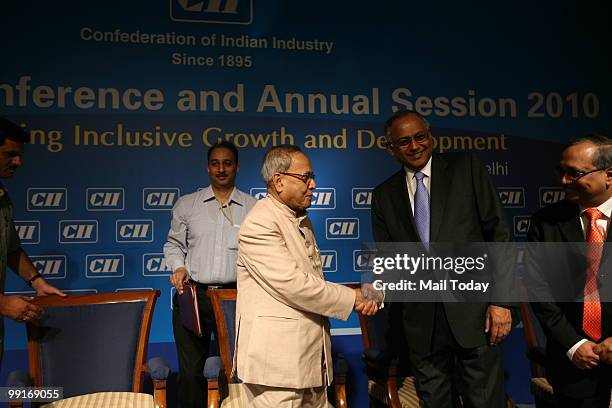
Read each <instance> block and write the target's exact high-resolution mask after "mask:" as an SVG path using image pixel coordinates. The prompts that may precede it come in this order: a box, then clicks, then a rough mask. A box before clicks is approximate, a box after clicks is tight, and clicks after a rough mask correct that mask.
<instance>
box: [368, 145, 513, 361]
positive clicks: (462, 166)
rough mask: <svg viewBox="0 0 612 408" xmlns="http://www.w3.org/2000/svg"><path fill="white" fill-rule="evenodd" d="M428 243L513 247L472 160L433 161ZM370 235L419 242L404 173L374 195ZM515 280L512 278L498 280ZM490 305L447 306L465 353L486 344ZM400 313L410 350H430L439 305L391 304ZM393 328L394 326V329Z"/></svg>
mask: <svg viewBox="0 0 612 408" xmlns="http://www.w3.org/2000/svg"><path fill="white" fill-rule="evenodd" d="M430 217H431V218H430V242H490V241H500V242H507V241H510V239H511V235H510V229H509V227H508V225H507V224H506V221H505V219H504V215H503V209H502V206H501V203H500V201H499V197H498V195H497V192H496V191H495V187H494V186H493V183H492V182H491V179H490V178H489V175H488V174H487V172H486V169H485V168H484V166H483V164H482V163H481V162H480V161H479V160H478V159H477V158H476V156H474V155H473V154H467V153H452V154H444V155H434V156H433V158H432V166H431V184H430ZM372 232H373V234H374V239H375V241H376V242H418V241H420V238H419V236H418V233H417V231H416V227H415V224H414V220H413V216H412V211H411V209H410V198H409V196H408V188H407V186H406V174H405V171H404V169H403V168H402V169H401V170H400V171H398V172H397V173H395V174H394V175H393V176H391V177H390V178H389V179H387V180H386V181H384V182H383V183H382V184H380V185H379V186H377V187H376V188H375V189H374V191H373V193H372ZM497 279H500V282H499V284H500V287H502V286H503V285H508V282H505V283H504V282H501V280H505V279H508V280H512V279H513V277H512V276H510V274H506V275H502V276H500V277H498V278H497ZM487 306H488V304H486V303H447V304H445V305H444V308H445V311H446V315H447V319H448V323H449V325H450V328H451V330H452V333H453V335H454V337H455V339H456V340H457V342H458V343H459V344H460V345H461V346H462V347H466V348H467V347H477V346H480V345H484V344H486V342H487V337H486V335H485V333H484V318H485V311H486V308H487ZM391 307H396V308H397V307H401V308H402V320H403V328H404V333H405V336H406V342H407V343H408V346H409V347H410V348H411V349H413V350H415V351H420V352H426V351H428V350H429V348H430V346H431V339H432V333H433V322H434V313H435V303H403V304H392V306H391ZM392 324H393V323H392Z"/></svg>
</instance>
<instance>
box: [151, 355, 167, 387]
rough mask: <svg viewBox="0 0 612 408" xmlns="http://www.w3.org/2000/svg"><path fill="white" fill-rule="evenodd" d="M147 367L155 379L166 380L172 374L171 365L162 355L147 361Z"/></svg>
mask: <svg viewBox="0 0 612 408" xmlns="http://www.w3.org/2000/svg"><path fill="white" fill-rule="evenodd" d="M147 367H148V368H149V374H150V375H151V378H152V379H153V380H154V381H165V380H167V379H168V376H169V375H170V367H168V364H167V363H166V362H165V361H164V360H163V359H162V358H161V357H153V358H152V359H150V360H149V361H147Z"/></svg>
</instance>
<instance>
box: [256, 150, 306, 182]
mask: <svg viewBox="0 0 612 408" xmlns="http://www.w3.org/2000/svg"><path fill="white" fill-rule="evenodd" d="M298 152H301V150H300V148H299V147H297V146H295V145H289V144H286V145H280V146H274V147H273V148H271V149H270V150H268V152H267V153H266V155H265V156H264V160H263V165H262V166H261V175H262V177H263V179H264V181H265V182H266V185H268V184H270V181H272V176H274V175H275V174H276V173H279V172H283V171H287V170H289V167H291V155H292V154H293V153H298Z"/></svg>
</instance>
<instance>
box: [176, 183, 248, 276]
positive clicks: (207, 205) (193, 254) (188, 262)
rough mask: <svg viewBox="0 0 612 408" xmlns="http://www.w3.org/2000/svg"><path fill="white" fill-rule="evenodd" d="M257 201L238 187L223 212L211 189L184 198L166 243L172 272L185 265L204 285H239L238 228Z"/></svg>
mask: <svg viewBox="0 0 612 408" xmlns="http://www.w3.org/2000/svg"><path fill="white" fill-rule="evenodd" d="M256 202H257V200H255V199H254V198H253V197H251V196H249V195H248V194H246V193H243V192H242V191H240V190H238V189H237V188H234V191H232V194H231V195H230V198H229V201H228V204H226V207H227V208H223V209H222V208H221V203H220V202H219V201H218V200H217V199H216V197H215V194H214V192H213V190H212V188H211V187H210V186H208V187H206V188H205V189H203V190H200V191H197V192H195V193H192V194H188V195H186V196H183V197H181V198H180V199H179V200H178V201H177V202H176V204H175V205H174V208H173V209H172V221H171V224H170V231H168V241H167V242H166V243H165V244H164V256H165V257H166V263H167V265H168V266H169V267H170V268H172V271H175V270H176V269H177V268H180V267H183V266H184V267H185V268H186V269H187V271H188V272H189V277H190V278H191V279H193V280H194V281H197V282H200V283H207V284H215V283H230V282H236V260H237V257H238V229H239V228H240V224H241V223H242V221H243V220H244V218H245V217H246V215H247V213H248V212H249V211H250V210H251V208H253V206H254V205H255V203H256ZM230 220H231V221H230Z"/></svg>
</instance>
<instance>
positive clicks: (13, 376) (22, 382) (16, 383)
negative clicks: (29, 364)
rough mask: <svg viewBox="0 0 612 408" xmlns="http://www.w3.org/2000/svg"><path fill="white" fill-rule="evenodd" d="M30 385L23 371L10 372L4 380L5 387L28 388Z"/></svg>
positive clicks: (28, 378)
mask: <svg viewBox="0 0 612 408" xmlns="http://www.w3.org/2000/svg"><path fill="white" fill-rule="evenodd" d="M30 384H31V383H30V376H29V375H28V373H27V372H25V371H23V370H15V371H11V372H10V373H9V375H8V377H7V378H6V386H7V387H28V386H30Z"/></svg>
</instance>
